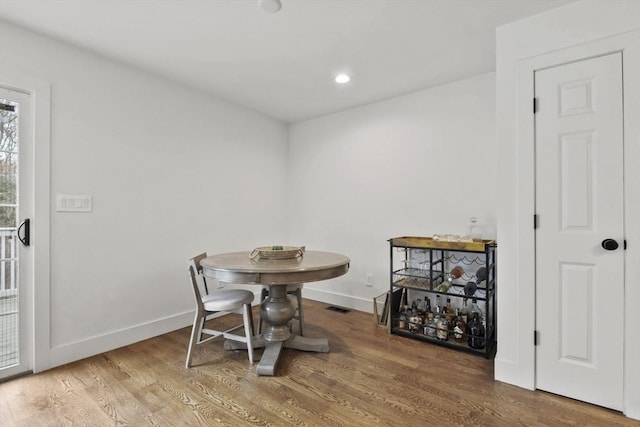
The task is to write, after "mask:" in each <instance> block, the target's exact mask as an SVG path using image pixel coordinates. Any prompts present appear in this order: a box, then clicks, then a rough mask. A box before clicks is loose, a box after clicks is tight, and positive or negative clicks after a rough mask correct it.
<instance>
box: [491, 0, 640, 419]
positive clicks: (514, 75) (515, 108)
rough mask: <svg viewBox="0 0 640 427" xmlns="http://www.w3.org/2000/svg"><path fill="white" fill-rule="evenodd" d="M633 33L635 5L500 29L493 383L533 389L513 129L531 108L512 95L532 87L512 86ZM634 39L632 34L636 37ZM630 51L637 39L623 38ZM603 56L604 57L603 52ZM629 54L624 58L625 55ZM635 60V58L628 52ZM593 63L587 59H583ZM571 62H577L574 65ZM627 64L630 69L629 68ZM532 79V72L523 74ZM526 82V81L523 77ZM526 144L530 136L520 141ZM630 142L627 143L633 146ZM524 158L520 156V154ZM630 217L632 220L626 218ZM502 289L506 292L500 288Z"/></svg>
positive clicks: (562, 12)
mask: <svg viewBox="0 0 640 427" xmlns="http://www.w3.org/2000/svg"><path fill="white" fill-rule="evenodd" d="M638 28H640V2H637V1H634V0H629V1H627V0H619V1H588V2H586V1H585V2H575V3H571V4H568V5H566V6H563V7H561V8H558V9H554V10H551V11H549V12H546V13H543V14H540V15H537V16H534V17H531V18H528V19H524V20H522V21H518V22H515V23H512V24H509V25H505V26H503V27H501V28H499V29H498V31H497V67H496V70H497V71H496V76H497V82H498V85H497V111H496V114H497V131H496V132H497V139H498V151H497V152H498V163H499V164H500V165H501V167H500V169H499V175H498V193H499V194H500V198H499V199H498V242H499V251H498V283H499V284H501V286H500V290H499V298H498V354H497V356H496V359H495V377H496V379H498V380H501V381H505V382H508V383H511V384H516V385H519V386H522V387H527V388H535V348H534V346H533V338H532V337H533V330H534V328H535V282H534V277H533V267H534V264H535V259H534V235H533V228H532V226H531V218H532V215H533V213H534V212H533V198H534V194H533V176H532V174H533V172H532V170H531V168H530V167H529V166H526V165H528V164H530V163H531V162H530V160H527V159H526V157H527V155H528V154H529V149H528V148H527V147H526V146H525V145H526V144H525V143H524V141H523V138H522V136H523V134H522V132H521V130H520V129H521V128H522V126H521V127H520V128H519V123H518V114H519V111H521V110H520V107H523V108H531V100H530V99H529V100H527V99H524V100H521V99H520V97H519V91H521V90H522V89H523V88H528V89H527V90H531V88H532V87H533V86H532V83H531V84H530V85H529V86H527V85H526V82H523V81H519V76H520V75H521V73H522V71H521V70H522V69H523V67H524V66H525V65H526V64H527V63H528V62H530V61H531V60H532V58H537V57H540V56H541V55H545V54H549V55H550V54H551V53H553V54H554V55H555V54H558V53H559V51H560V50H561V49H566V48H569V47H573V48H579V49H581V50H585V51H586V50H587V48H588V46H592V45H594V43H599V44H602V45H603V46H604V45H605V44H610V46H606V47H604V50H602V51H600V52H599V53H597V54H602V53H606V52H607V51H612V50H617V49H619V48H620V47H619V46H618V47H616V43H617V42H611V43H610V42H609V41H608V40H611V37H612V36H614V35H620V34H623V33H625V32H629V31H631V30H637V29H638ZM636 34H638V33H636ZM631 37H632V38H634V40H635V42H633V44H634V46H635V51H638V46H640V37H639V36H638V35H635V36H631ZM607 49H609V50H607ZM627 53H629V52H627ZM636 53H637V52H636ZM591 54H592V55H593V53H591ZM635 57H636V58H635V59H633V60H631V58H632V57H631V56H628V55H627V56H626V57H625V88H626V89H625V108H626V109H627V112H626V113H627V114H629V113H630V108H629V107H632V108H635V109H634V111H635V112H636V113H637V106H638V105H639V100H640V91H639V90H638V87H639V86H638V80H639V79H638V76H640V67H639V66H638V59H637V55H635ZM576 59H577V58H576ZM632 63H633V64H632ZM531 73H532V72H531ZM527 78H529V79H530V78H531V76H530V75H529V77H527ZM639 117H640V115H639V114H629V115H628V116H627V115H625V151H626V152H625V156H626V159H625V165H626V170H625V187H626V188H625V194H626V196H625V197H626V198H627V200H626V207H625V209H626V212H625V215H626V217H627V221H628V222H627V223H626V224H625V228H626V230H625V231H626V233H627V239H628V240H629V241H630V247H629V249H628V250H627V252H626V256H627V270H626V271H625V275H626V295H625V296H626V301H627V306H626V313H625V320H626V322H625V325H619V326H620V327H624V328H625V413H626V414H627V415H628V416H630V417H634V418H640V368H639V367H638V364H637V361H638V360H640V345H639V342H638V339H637V332H636V331H637V327H636V325H637V324H638V323H640V316H639V315H638V311H637V301H638V300H639V299H640V289H639V288H638V283H639V282H640V280H638V279H639V278H640V271H639V269H638V267H637V266H638V259H637V258H638V251H637V249H636V247H635V245H632V243H631V242H634V241H635V242H637V241H638V240H640V228H639V227H638V221H637V217H638V214H639V213H640V209H639V208H637V206H638V203H637V202H636V200H637V199H638V197H637V192H636V191H634V190H635V189H639V188H640V174H639V173H638V172H637V167H636V166H637V164H638V162H639V161H640V156H639V155H638V152H639V150H638V148H637V145H638V144H634V143H632V141H637V140H638V133H639V132H640V119H639ZM525 136H526V138H531V135H525ZM634 138H635V139H634ZM525 150H526V151H525ZM630 213H631V214H632V215H630ZM505 284H509V285H508V286H505Z"/></svg>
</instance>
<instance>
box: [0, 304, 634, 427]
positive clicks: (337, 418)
mask: <svg viewBox="0 0 640 427" xmlns="http://www.w3.org/2000/svg"><path fill="white" fill-rule="evenodd" d="M326 307H327V305H326V304H322V303H318V302H314V301H308V300H305V320H306V324H305V327H306V331H305V332H306V335H308V336H311V337H314V336H316V337H320V336H324V337H327V338H329V343H330V346H331V352H330V353H326V354H317V353H304V352H297V351H293V350H285V352H284V354H283V357H282V358H281V360H280V363H279V365H278V370H277V376H276V377H258V376H257V375H256V372H255V365H253V366H251V365H249V362H248V360H247V355H246V353H245V352H240V351H239V352H228V351H225V350H223V348H222V341H214V342H210V343H208V344H204V345H202V346H200V347H198V348H197V349H196V353H195V355H194V367H193V368H191V369H189V370H186V369H185V368H184V360H185V356H186V349H187V343H188V340H189V332H190V330H189V328H185V329H181V330H179V331H176V332H173V333H170V334H166V335H163V336H160V337H156V338H153V339H149V340H146V341H143V342H140V343H136V344H134V345H130V346H127V347H123V348H120V349H117V350H114V351H110V352H107V353H104V354H100V355H98V356H94V357H91V358H88V359H85V360H81V361H78V362H74V363H71V364H68V365H65V366H62V367H59V368H55V369H52V370H49V371H47V372H43V373H40V374H36V375H30V376H27V377H22V378H18V379H14V380H11V381H7V382H5V383H1V384H0V425H2V426H4V427H7V426H30V427H31V426H63V425H78V426H85V425H86V426H126V425H128V426H156V425H157V426H160V425H163V426H197V425H203V426H207V425H227V426H242V425H257V426H283V425H303V426H369V425H384V426H387V425H389V426H400V425H410V426H431V425H434V426H435V425H439V426H443V425H465V426H481V425H487V426H512V425H528V426H529V425H530V426H538V425H539V426H563V425H581V426H605V425H606V426H630V425H635V426H638V425H640V422H636V421H633V420H630V419H628V418H625V417H624V416H623V415H621V414H620V413H617V412H613V411H610V410H607V409H603V408H600V407H597V406H593V405H588V404H586V403H581V402H577V401H574V400H571V399H567V398H562V397H558V396H555V395H552V394H548V393H544V392H539V391H536V392H532V391H528V390H524V389H520V388H517V387H514V386H510V385H507V384H503V383H500V382H496V381H493V379H492V378H493V362H492V361H489V360H486V359H483V358H481V357H478V356H474V355H469V354H464V353H459V352H455V351H453V350H449V349H445V348H440V347H437V346H433V345H429V344H426V343H422V342H417V341H413V340H409V339H405V338H400V337H395V336H390V335H388V334H387V333H386V332H384V331H383V330H382V329H380V328H379V327H377V326H376V325H374V324H373V321H372V316H371V315H370V314H367V313H361V312H356V311H351V312H349V313H346V314H342V313H338V312H335V311H331V310H326V309H325V308H326ZM256 315H257V311H256ZM230 317H231V316H227V318H225V319H224V321H225V322H229V323H230V324H231V322H234V321H239V316H238V317H235V318H230ZM257 354H258V355H259V354H260V351H258V352H257Z"/></svg>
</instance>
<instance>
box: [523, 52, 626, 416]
mask: <svg viewBox="0 0 640 427" xmlns="http://www.w3.org/2000/svg"><path fill="white" fill-rule="evenodd" d="M622 93H623V92H622V54H621V53H613V54H609V55H605V56H600V57H596V58H591V59H585V60H582V61H578V62H573V63H570V64H565V65H560V66H556V67H553V68H548V69H544V70H540V71H536V72H535V97H536V101H537V112H536V114H535V141H536V142H535V153H536V154H535V165H536V191H535V194H536V212H537V214H538V226H537V227H538V228H537V230H536V330H537V331H538V332H537V338H538V339H537V341H538V342H537V347H536V387H537V388H539V389H542V390H546V391H549V392H552V393H556V394H560V395H563V396H568V397H572V398H575V399H578V400H583V401H586V402H589V403H593V404H596V405H600V406H605V407H608V408H612V409H616V410H622V402H623V401H622V398H623V337H624V283H625V282H624V254H623V251H624V228H623V224H624V218H623V133H622V129H623V128H622V126H623V122H622V119H623V107H622V105H623V104H622V101H623V100H622ZM607 239H611V241H609V242H608V243H604V244H603V242H605V241H606V240H607ZM616 244H617V245H618V248H617V249H614V247H615V246H616ZM603 245H604V246H607V248H606V249H605V247H603ZM633 327H634V328H635V327H637V325H633Z"/></svg>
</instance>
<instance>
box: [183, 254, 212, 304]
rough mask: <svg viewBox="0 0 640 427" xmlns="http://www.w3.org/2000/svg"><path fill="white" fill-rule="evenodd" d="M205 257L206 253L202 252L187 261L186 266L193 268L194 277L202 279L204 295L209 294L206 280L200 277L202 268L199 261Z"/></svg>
mask: <svg viewBox="0 0 640 427" xmlns="http://www.w3.org/2000/svg"><path fill="white" fill-rule="evenodd" d="M206 257H207V253H206V252H203V253H201V254H198V255H196V256H194V257H193V258H191V259H190V260H189V261H187V266H188V267H190V268H193V271H194V273H195V275H196V277H200V278H201V279H202V283H203V284H204V293H205V295H208V294H209V288H208V287H207V279H205V277H204V276H203V275H202V266H201V265H200V261H202V260H203V259H205V258H206Z"/></svg>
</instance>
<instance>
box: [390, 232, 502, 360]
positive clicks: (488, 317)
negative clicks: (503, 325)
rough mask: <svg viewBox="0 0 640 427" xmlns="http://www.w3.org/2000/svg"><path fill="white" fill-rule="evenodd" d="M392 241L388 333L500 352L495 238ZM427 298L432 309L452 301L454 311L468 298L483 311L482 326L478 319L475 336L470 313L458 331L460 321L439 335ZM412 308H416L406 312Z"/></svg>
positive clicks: (465, 348) (488, 352) (472, 350)
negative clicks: (479, 324)
mask: <svg viewBox="0 0 640 427" xmlns="http://www.w3.org/2000/svg"><path fill="white" fill-rule="evenodd" d="M389 245H390V264H391V268H390V289H389V295H390V297H389V299H388V307H386V309H388V310H389V312H388V316H389V323H388V327H389V332H390V333H391V334H394V335H401V336H405V337H408V338H413V339H417V340H422V341H425V342H429V343H434V344H438V345H442V346H446V347H450V348H453V349H456V350H461V351H467V352H470V353H474V354H478V355H482V356H484V357H486V358H492V357H493V356H494V355H495V350H496V327H495V325H496V285H497V284H496V248H497V244H496V242H495V241H494V240H474V241H444V240H435V239H433V238H430V237H407V236H405V237H395V238H392V239H389ZM427 299H428V300H429V305H430V306H431V307H432V311H431V313H433V312H434V311H436V310H437V309H436V305H440V306H441V308H442V307H445V306H446V305H447V300H449V304H448V305H449V307H448V308H449V309H450V310H455V309H456V308H458V309H459V310H461V309H462V307H463V306H465V301H466V304H467V305H466V307H474V308H475V309H476V311H477V312H479V314H478V318H479V320H480V319H481V321H482V328H476V327H475V326H477V325H476V323H477V322H475V323H474V325H473V326H474V328H473V331H474V332H476V333H475V334H472V333H471V331H469V330H467V326H468V325H469V323H468V322H469V321H470V319H469V317H467V319H466V320H467V321H466V322H465V325H464V326H462V325H461V328H459V329H457V330H455V331H454V330H453V329H454V328H453V326H455V325H450V330H444V329H442V330H438V331H437V332H438V333H437V334H436V333H434V332H435V331H434V330H433V328H435V327H436V326H435V325H434V324H433V322H431V321H430V320H429V319H430V318H431V317H430V315H429V314H428V312H427V311H426V307H427V304H426V300H427ZM474 299H475V300H476V305H475V306H474V305H473V303H472V301H473V300H474ZM438 300H439V302H438ZM416 302H417V303H416ZM423 302H424V304H422V303H423ZM414 303H416V304H414ZM407 306H409V307H411V306H415V308H416V309H414V310H412V312H411V313H407V310H406V308H407ZM408 314H409V315H408ZM468 315H469V316H473V315H472V313H471V312H469V313H468ZM443 317H444V315H443ZM478 329H480V332H479V333H478ZM441 332H442V333H441ZM454 332H455V333H454ZM445 337H446V339H443V338H445Z"/></svg>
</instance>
